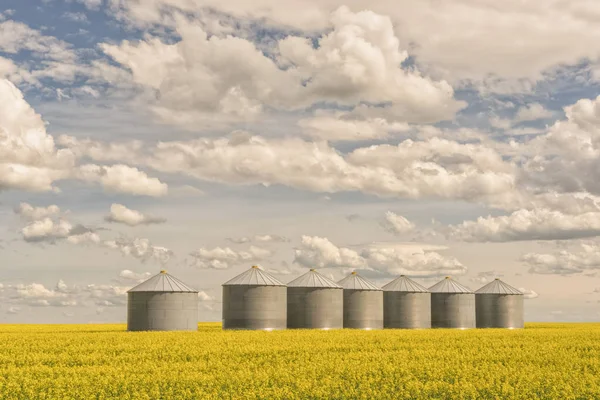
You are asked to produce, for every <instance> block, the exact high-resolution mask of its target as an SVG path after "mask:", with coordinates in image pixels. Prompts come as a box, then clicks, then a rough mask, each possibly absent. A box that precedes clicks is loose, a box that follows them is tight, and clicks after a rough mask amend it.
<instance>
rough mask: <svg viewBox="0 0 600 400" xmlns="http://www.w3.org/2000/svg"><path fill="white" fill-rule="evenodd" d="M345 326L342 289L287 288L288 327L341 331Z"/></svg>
mask: <svg viewBox="0 0 600 400" xmlns="http://www.w3.org/2000/svg"><path fill="white" fill-rule="evenodd" d="M343 326H344V294H343V290H342V289H341V288H339V289H338V288H311V287H288V288H287V327H288V328H290V329H293V328H306V329H311V328H312V329H340V328H343Z"/></svg>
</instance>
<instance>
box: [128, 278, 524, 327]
mask: <svg viewBox="0 0 600 400" xmlns="http://www.w3.org/2000/svg"><path fill="white" fill-rule="evenodd" d="M197 324H198V291H196V290H194V289H192V288H190V287H189V286H187V285H185V284H184V283H183V282H181V281H180V280H178V279H177V278H175V277H173V276H172V275H169V274H167V272H166V271H161V272H160V273H159V274H157V275H155V276H153V277H151V278H149V279H148V280H146V281H145V282H142V283H141V284H139V285H138V286H136V287H134V288H132V289H131V290H129V292H128V305H127V327H128V330H130V331H148V330H159V331H165V330H197ZM431 327H433V328H459V329H467V328H474V327H478V328H494V327H496V328H522V327H523V295H522V293H521V292H519V291H518V290H517V289H515V288H513V287H511V286H509V285H507V284H506V283H504V282H502V281H500V280H494V281H493V282H491V283H490V284H488V285H486V286H484V287H482V288H481V289H479V290H478V291H477V292H475V293H473V292H471V291H470V290H469V289H468V288H466V287H464V286H462V285H460V284H459V283H458V282H456V281H454V280H452V279H450V278H446V279H444V280H443V281H441V282H439V283H437V284H435V285H434V286H432V287H431V288H429V289H426V288H424V287H423V286H421V285H419V284H417V283H416V282H414V281H412V280H411V279H409V278H408V277H405V276H400V277H399V278H397V279H395V280H393V281H392V282H390V283H388V284H387V285H385V286H384V287H383V288H381V289H380V288H379V287H377V286H376V285H374V284H373V283H371V282H369V281H368V280H367V279H365V278H363V277H361V276H360V275H358V274H356V273H355V272H353V273H352V274H351V275H349V276H348V277H346V278H344V279H342V280H341V281H339V282H338V283H336V282H333V281H331V280H330V279H328V278H326V277H324V276H323V275H321V274H319V273H318V272H317V271H315V270H314V269H311V270H310V271H309V272H307V273H306V274H304V275H302V276H300V277H299V278H297V279H295V280H293V281H292V282H290V283H288V284H287V285H285V284H284V283H282V282H280V281H279V280H277V279H276V278H274V277H273V276H271V275H270V274H268V273H267V272H265V271H263V270H261V269H259V268H258V267H252V268H251V269H249V270H247V271H245V272H243V273H242V274H240V275H238V276H236V277H235V278H233V279H231V280H230V281H228V282H226V283H225V284H223V329H246V330H280V329H286V328H290V329H294V328H306V329H339V328H355V329H367V330H369V329H381V328H403V329H424V328H431Z"/></svg>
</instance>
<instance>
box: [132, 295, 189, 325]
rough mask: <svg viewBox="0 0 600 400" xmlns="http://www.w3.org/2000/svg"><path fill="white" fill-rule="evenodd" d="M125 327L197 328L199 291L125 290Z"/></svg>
mask: <svg viewBox="0 0 600 400" xmlns="http://www.w3.org/2000/svg"><path fill="white" fill-rule="evenodd" d="M127 330H129V331H195V330H198V294H197V293H160V292H131V293H128V294H127Z"/></svg>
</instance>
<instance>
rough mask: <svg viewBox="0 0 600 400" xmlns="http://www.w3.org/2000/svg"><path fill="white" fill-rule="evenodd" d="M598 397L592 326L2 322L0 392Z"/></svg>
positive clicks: (597, 335) (599, 367)
mask: <svg viewBox="0 0 600 400" xmlns="http://www.w3.org/2000/svg"><path fill="white" fill-rule="evenodd" d="M116 398H119V399H183V398H194V399H390V398H395V399H503V398H514V399H600V324H528V325H527V327H526V329H524V330H514V331H508V330H495V329H493V330H492V329H490V330H469V331H457V330H421V331H404V330H385V331H370V332H365V331H351V330H340V331H328V332H324V331H282V332H239V331H238V332H231V331H229V332H223V331H222V330H221V327H220V324H208V323H207V324H200V328H199V331H198V332H143V333H133V332H126V331H125V326H124V325H54V326H52V325H0V399H116Z"/></svg>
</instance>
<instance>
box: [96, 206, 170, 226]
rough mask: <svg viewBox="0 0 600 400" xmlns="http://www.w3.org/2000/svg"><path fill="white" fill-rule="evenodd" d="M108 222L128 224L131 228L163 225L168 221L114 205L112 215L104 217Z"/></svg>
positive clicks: (111, 210)
mask: <svg viewBox="0 0 600 400" xmlns="http://www.w3.org/2000/svg"><path fill="white" fill-rule="evenodd" d="M104 219H105V220H106V221H108V222H115V223H121V224H126V225H129V226H136V225H150V224H161V223H163V222H165V221H166V219H164V218H159V217H153V216H149V215H146V214H144V213H142V212H140V211H136V210H132V209H129V208H127V207H125V206H124V205H122V204H112V205H111V206H110V214H109V215H107V216H106V217H104Z"/></svg>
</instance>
